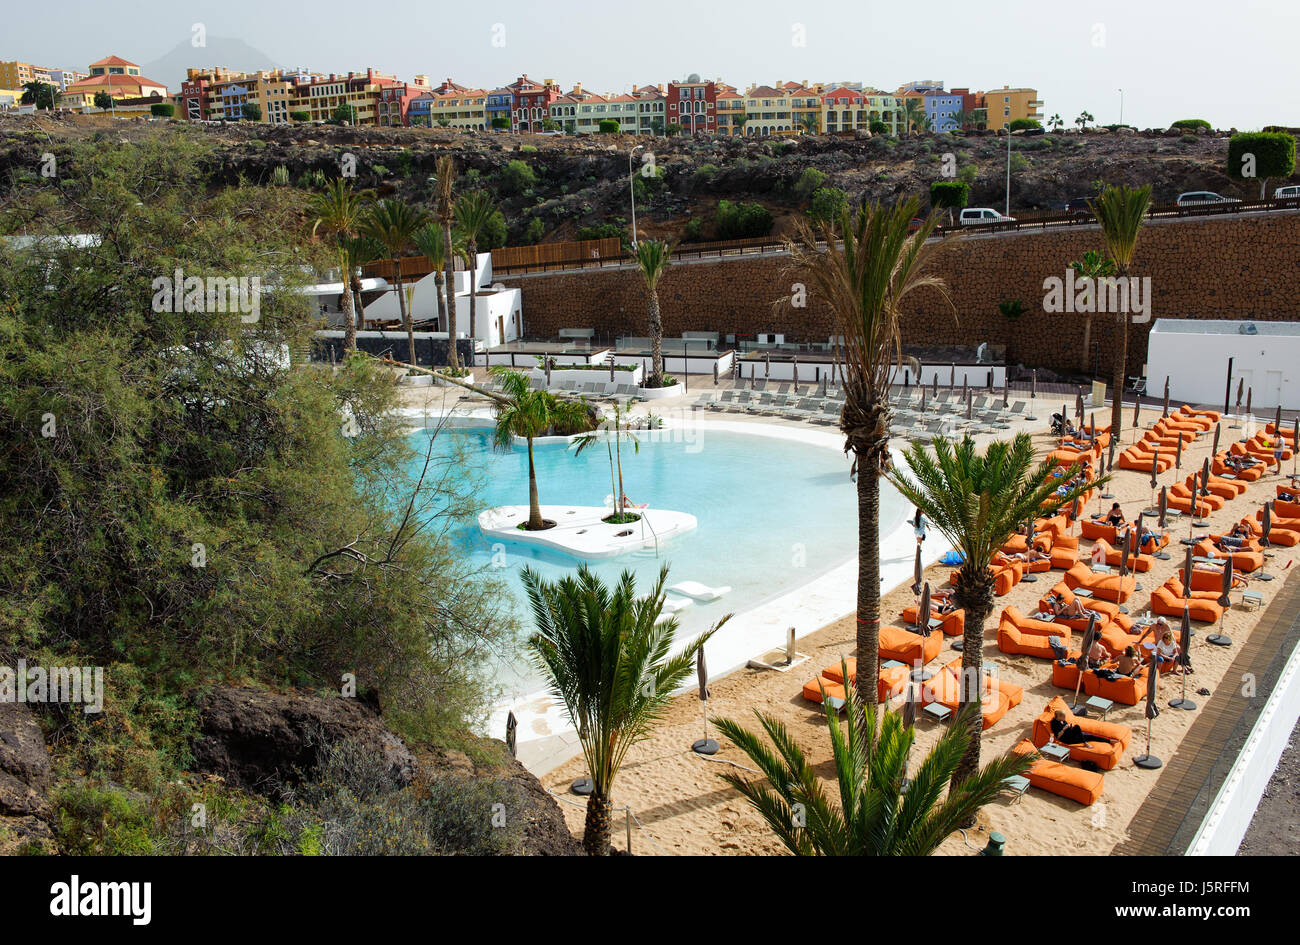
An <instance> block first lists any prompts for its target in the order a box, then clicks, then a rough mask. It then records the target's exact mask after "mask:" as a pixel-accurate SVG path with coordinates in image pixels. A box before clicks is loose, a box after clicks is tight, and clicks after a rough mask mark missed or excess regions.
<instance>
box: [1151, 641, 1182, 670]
mask: <svg viewBox="0 0 1300 945" xmlns="http://www.w3.org/2000/svg"><path fill="white" fill-rule="evenodd" d="M1181 652H1182V649H1181V648H1180V647H1179V646H1178V643H1177V641H1175V640H1174V634H1173V631H1172V630H1166V631H1165V632H1164V633H1162V634H1161V635H1160V642H1159V643H1157V644H1156V646H1155V651H1154V655H1155V663H1156V667H1157V669H1158V668H1159V667H1161V666H1167V665H1169V664H1173V669H1171V670H1170V672H1171V673H1173V674H1175V675H1177V674H1179V673H1181V672H1182V671H1183V670H1182V667H1180V666H1178V665H1177V663H1178V655H1179V653H1181Z"/></svg>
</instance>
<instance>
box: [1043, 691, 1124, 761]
mask: <svg viewBox="0 0 1300 945" xmlns="http://www.w3.org/2000/svg"><path fill="white" fill-rule="evenodd" d="M1058 709H1059V710H1061V711H1062V712H1064V713H1065V721H1066V722H1067V724H1070V725H1077V726H1079V728H1081V729H1083V732H1084V734H1085V735H1096V736H1098V737H1099V738H1101V739H1105V741H1095V742H1092V743H1090V744H1089V745H1067V746H1066V747H1067V748H1069V749H1070V757H1071V758H1073V759H1074V760H1075V761H1079V762H1083V761H1091V762H1092V763H1093V764H1095V765H1096V766H1097V767H1098V768H1101V769H1103V770H1105V771H1110V770H1111V769H1112V768H1114V767H1115V766H1117V765H1118V764H1119V762H1120V759H1121V758H1123V757H1124V752H1126V751H1127V750H1128V746H1129V742H1131V741H1132V740H1133V730H1132V729H1131V728H1129V727H1128V726H1127V725H1120V724H1118V723H1116V722H1105V721H1103V720H1101V719H1094V718H1091V717H1089V716H1086V715H1075V714H1074V713H1073V712H1071V711H1070V707H1069V706H1067V705H1066V704H1065V700H1064V699H1062V698H1061V697H1060V696H1053V697H1052V698H1051V700H1050V701H1049V702H1048V703H1047V707H1046V708H1045V709H1043V711H1042V712H1041V713H1040V714H1039V716H1038V718H1036V719H1034V733H1033V735H1032V736H1031V740H1032V741H1033V743H1034V746H1035V747H1036V748H1042V747H1043V746H1044V745H1046V744H1047V743H1048V742H1049V741H1050V740H1051V738H1052V719H1053V718H1054V717H1055V715H1056V711H1057V710H1058Z"/></svg>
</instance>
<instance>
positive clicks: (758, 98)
mask: <svg viewBox="0 0 1300 945" xmlns="http://www.w3.org/2000/svg"><path fill="white" fill-rule="evenodd" d="M745 134H747V135H786V136H788V135H794V134H798V130H797V129H796V128H795V124H794V108H793V106H792V105H791V104H790V95H789V94H788V93H787V92H786V91H785V90H784V89H778V88H773V87H772V86H770V85H752V86H750V87H749V89H748V90H746V92H745Z"/></svg>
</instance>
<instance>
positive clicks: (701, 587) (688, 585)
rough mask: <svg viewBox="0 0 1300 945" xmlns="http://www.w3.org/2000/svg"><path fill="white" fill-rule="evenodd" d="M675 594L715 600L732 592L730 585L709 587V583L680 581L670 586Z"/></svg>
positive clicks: (696, 598) (701, 599)
mask: <svg viewBox="0 0 1300 945" xmlns="http://www.w3.org/2000/svg"><path fill="white" fill-rule="evenodd" d="M668 590H669V591H671V592H672V593H674V594H680V595H681V596H682V597H689V598H691V599H692V600H698V601H705V602H706V603H707V602H708V601H714V600H717V599H718V598H720V597H722V595H724V594H729V593H731V588H730V587H725V586H724V587H709V586H708V585H707V584H701V583H700V582H699V581H680V582H678V583H677V584H674V585H672V586H671V587H669V588H668Z"/></svg>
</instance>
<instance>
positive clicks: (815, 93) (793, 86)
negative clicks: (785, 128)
mask: <svg viewBox="0 0 1300 945" xmlns="http://www.w3.org/2000/svg"><path fill="white" fill-rule="evenodd" d="M777 84H778V86H779V87H780V89H781V91H783V92H785V94H786V96H787V97H788V98H789V101H790V117H791V119H792V120H793V121H794V130H795V133H796V134H818V133H819V132H820V131H821V130H822V129H823V128H825V127H826V123H825V120H824V117H823V115H822V93H824V92H825V91H826V87H825V86H824V85H820V84H817V85H812V86H810V85H809V84H808V82H807V80H804V81H803V82H780V83H777Z"/></svg>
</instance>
